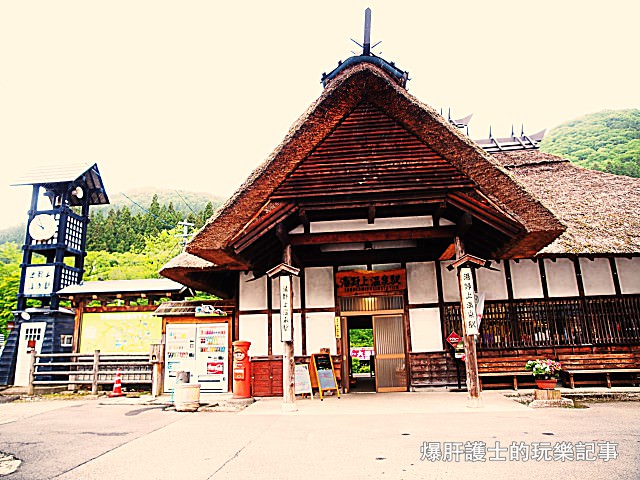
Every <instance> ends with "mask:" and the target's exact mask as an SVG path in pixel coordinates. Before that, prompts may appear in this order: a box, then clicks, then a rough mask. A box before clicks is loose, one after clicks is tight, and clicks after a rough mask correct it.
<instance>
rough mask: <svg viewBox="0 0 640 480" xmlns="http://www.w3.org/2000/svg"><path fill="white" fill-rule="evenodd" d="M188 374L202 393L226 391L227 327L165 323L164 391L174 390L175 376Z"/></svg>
mask: <svg viewBox="0 0 640 480" xmlns="http://www.w3.org/2000/svg"><path fill="white" fill-rule="evenodd" d="M180 371H184V372H189V374H190V375H189V377H190V383H199V384H200V391H201V392H203V393H224V392H228V391H229V324H228V323H226V322H222V323H207V324H204V323H201V324H167V330H166V347H165V376H164V390H165V392H166V393H169V392H171V390H172V389H173V388H174V387H175V384H176V377H177V373H178V372H180Z"/></svg>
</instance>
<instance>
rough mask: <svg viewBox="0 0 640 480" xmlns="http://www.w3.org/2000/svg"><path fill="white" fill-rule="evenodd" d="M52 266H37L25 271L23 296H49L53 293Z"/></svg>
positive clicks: (53, 270)
mask: <svg viewBox="0 0 640 480" xmlns="http://www.w3.org/2000/svg"><path fill="white" fill-rule="evenodd" d="M55 268H56V267H55V266H54V265H38V266H35V267H31V266H30V267H27V268H26V269H25V273H26V274H25V279H24V294H25V295H50V294H52V293H53V275H54V272H55Z"/></svg>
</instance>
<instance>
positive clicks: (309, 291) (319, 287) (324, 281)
mask: <svg viewBox="0 0 640 480" xmlns="http://www.w3.org/2000/svg"><path fill="white" fill-rule="evenodd" d="M304 288H305V294H306V297H307V298H306V299H305V300H306V302H305V306H306V307H307V308H321V307H334V306H335V302H334V300H333V267H310V268H305V269H304Z"/></svg>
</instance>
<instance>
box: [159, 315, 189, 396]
mask: <svg viewBox="0 0 640 480" xmlns="http://www.w3.org/2000/svg"><path fill="white" fill-rule="evenodd" d="M164 351H165V370H164V391H165V393H169V392H171V390H173V387H175V385H176V376H177V373H178V372H191V371H193V370H194V368H195V362H196V331H195V328H194V325H172V324H168V325H167V335H166V345H165V349H164Z"/></svg>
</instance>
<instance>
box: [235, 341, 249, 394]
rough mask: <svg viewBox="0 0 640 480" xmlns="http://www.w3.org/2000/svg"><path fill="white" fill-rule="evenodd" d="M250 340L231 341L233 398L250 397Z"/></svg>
mask: <svg viewBox="0 0 640 480" xmlns="http://www.w3.org/2000/svg"><path fill="white" fill-rule="evenodd" d="M250 346H251V342H246V341H244V340H238V341H236V342H233V398H251V362H250V361H249V347H250Z"/></svg>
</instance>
